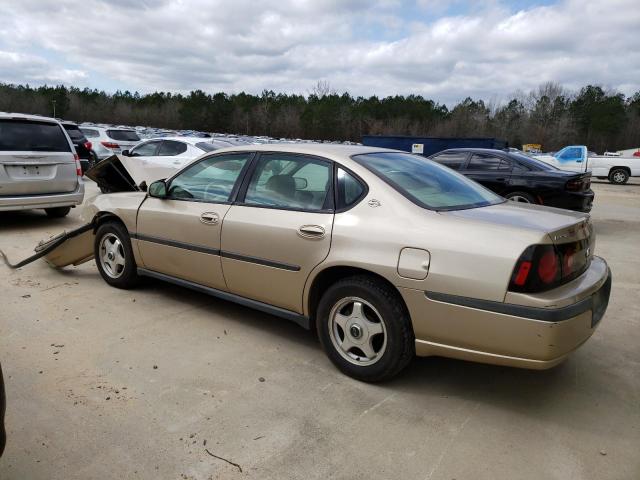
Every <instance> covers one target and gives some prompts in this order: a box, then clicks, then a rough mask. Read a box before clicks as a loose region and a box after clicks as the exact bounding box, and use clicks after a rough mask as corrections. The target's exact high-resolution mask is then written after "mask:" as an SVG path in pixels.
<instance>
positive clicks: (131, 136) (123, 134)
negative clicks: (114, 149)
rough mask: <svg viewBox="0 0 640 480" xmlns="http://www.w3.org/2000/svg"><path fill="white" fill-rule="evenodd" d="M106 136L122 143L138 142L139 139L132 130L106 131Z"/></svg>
mask: <svg viewBox="0 0 640 480" xmlns="http://www.w3.org/2000/svg"><path fill="white" fill-rule="evenodd" d="M107 136H108V137H109V138H112V139H113V140H121V141H123V142H139V141H140V137H139V136H138V134H137V133H136V132H135V131H133V130H107Z"/></svg>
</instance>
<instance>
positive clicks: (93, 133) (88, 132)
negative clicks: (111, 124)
mask: <svg viewBox="0 0 640 480" xmlns="http://www.w3.org/2000/svg"><path fill="white" fill-rule="evenodd" d="M80 130H81V131H82V133H84V134H85V135H86V136H87V137H88V138H96V137H99V136H100V132H99V131H98V130H94V129H93V128H81V129H80Z"/></svg>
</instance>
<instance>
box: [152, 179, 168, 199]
mask: <svg viewBox="0 0 640 480" xmlns="http://www.w3.org/2000/svg"><path fill="white" fill-rule="evenodd" d="M148 192H149V196H150V197H153V198H167V184H166V183H164V180H158V181H155V182H153V183H152V184H151V185H149V190H148Z"/></svg>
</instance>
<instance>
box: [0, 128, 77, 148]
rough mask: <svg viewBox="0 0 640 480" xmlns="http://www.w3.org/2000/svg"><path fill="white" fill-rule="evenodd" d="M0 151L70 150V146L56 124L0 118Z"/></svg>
mask: <svg viewBox="0 0 640 480" xmlns="http://www.w3.org/2000/svg"><path fill="white" fill-rule="evenodd" d="M0 151H4V152H7V151H30V152H71V146H70V145H69V142H68V140H67V137H66V136H65V134H64V132H63V130H62V128H60V125H58V124H55V123H49V122H31V121H23V120H0Z"/></svg>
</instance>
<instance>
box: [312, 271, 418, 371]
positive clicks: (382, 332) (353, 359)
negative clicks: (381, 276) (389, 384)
mask: <svg viewBox="0 0 640 480" xmlns="http://www.w3.org/2000/svg"><path fill="white" fill-rule="evenodd" d="M316 327H317V330H318V337H319V338H320V342H321V344H322V347H323V349H324V351H325V352H326V354H327V356H328V357H329V359H330V360H331V361H332V362H333V363H334V364H335V365H336V366H337V367H338V368H339V369H340V370H341V371H342V372H344V373H345V374H347V375H349V376H351V377H354V378H356V379H358V380H362V381H365V382H379V381H383V380H388V379H390V378H392V377H394V376H395V375H397V374H398V373H399V372H400V371H401V370H402V369H403V368H404V367H406V366H407V364H408V363H409V362H410V361H411V359H412V358H413V357H414V355H415V337H414V334H413V329H412V326H411V319H410V318H409V314H408V312H407V309H406V307H405V305H404V303H403V301H402V298H401V297H400V295H399V294H398V292H397V291H395V290H394V289H393V288H392V287H390V286H388V285H386V284H385V283H383V282H382V281H380V280H377V279H376V278H374V277H370V276H366V275H358V276H354V277H349V278H345V279H343V280H340V281H338V282H336V283H335V284H333V285H332V286H331V287H329V288H328V289H327V291H326V292H325V293H324V295H323V296H322V298H321V299H320V303H319V305H318V310H317V315H316Z"/></svg>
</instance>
